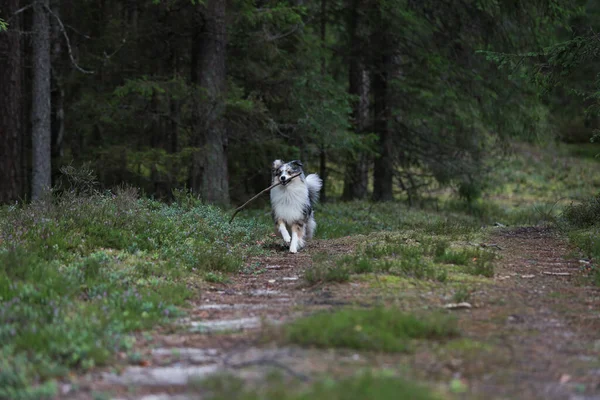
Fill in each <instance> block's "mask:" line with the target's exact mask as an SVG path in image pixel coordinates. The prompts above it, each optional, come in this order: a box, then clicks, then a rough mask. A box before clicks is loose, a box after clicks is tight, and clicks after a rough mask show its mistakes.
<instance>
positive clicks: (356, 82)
mask: <svg viewBox="0 0 600 400" xmlns="http://www.w3.org/2000/svg"><path fill="white" fill-rule="evenodd" d="M349 3H350V4H349V11H350V14H349V18H348V30H349V40H350V43H349V45H350V60H349V61H350V62H349V69H348V80H349V88H348V92H349V93H350V94H351V95H354V96H357V97H358V101H356V103H354V105H353V107H352V124H353V126H354V131H355V132H356V133H358V134H361V133H363V132H364V131H365V129H366V127H367V124H368V120H369V76H368V74H367V71H366V69H365V63H364V54H365V51H366V49H365V48H364V43H363V42H362V41H361V40H360V36H359V34H358V29H359V26H360V24H361V17H360V9H359V7H360V5H361V1H360V0H351V1H350V2H349ZM368 183H369V155H368V154H366V153H365V152H364V151H359V152H358V154H356V156H355V157H352V158H350V159H349V160H348V163H347V166H346V172H345V177H344V192H343V194H342V198H343V199H344V200H353V199H364V198H366V197H367V194H368Z"/></svg>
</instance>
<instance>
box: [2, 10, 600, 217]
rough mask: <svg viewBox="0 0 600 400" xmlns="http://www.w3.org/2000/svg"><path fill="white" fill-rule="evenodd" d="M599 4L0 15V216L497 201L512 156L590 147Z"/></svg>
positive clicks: (599, 66) (595, 96) (16, 12)
mask: <svg viewBox="0 0 600 400" xmlns="http://www.w3.org/2000/svg"><path fill="white" fill-rule="evenodd" d="M599 16H600V2H599V1H592V0H590V1H579V2H572V1H561V0H532V1H526V2H523V1H514V0H454V1H449V0H448V1H445V0H419V1H415V0H313V1H308V0H289V1H275V0H272V1H269V0H228V1H221V0H203V1H202V0H196V1H194V0H121V1H117V0H80V1H72V0H52V1H51V0H36V1H33V0H0V19H1V20H2V25H0V29H3V32H1V33H0V203H11V202H14V201H18V200H28V199H34V200H35V199H38V198H40V197H42V196H43V195H44V193H45V191H46V190H47V189H48V188H49V187H55V188H58V189H60V187H61V185H63V186H64V184H65V182H63V181H64V180H65V177H68V178H69V179H71V180H81V181H85V180H86V179H92V178H91V171H93V173H94V174H95V175H96V177H97V180H98V182H99V185H100V187H99V189H102V188H109V187H112V186H115V185H118V184H121V183H127V184H130V185H133V186H136V187H140V188H141V189H142V190H143V192H144V193H145V194H147V195H150V196H154V197H156V198H159V199H165V200H169V199H170V198H171V197H172V193H173V190H174V189H182V188H187V189H189V190H191V191H193V192H194V193H196V194H198V195H199V196H200V197H201V198H202V199H203V200H205V201H207V202H211V203H216V204H221V205H227V204H231V203H239V202H240V201H242V200H244V199H246V198H248V197H249V196H251V195H253V194H255V193H257V192H259V191H260V190H261V189H264V188H265V187H266V186H267V184H268V182H269V174H270V170H269V166H270V163H271V161H272V160H273V159H275V158H283V159H288V160H289V159H302V160H303V161H304V164H305V167H306V169H307V170H308V171H309V172H318V173H320V175H321V176H322V178H323V179H324V180H325V182H326V184H325V188H324V193H323V197H324V198H325V199H327V198H342V199H345V200H351V199H374V200H378V201H386V200H391V199H393V198H394V197H396V196H398V195H400V194H402V195H403V196H405V197H406V198H407V199H408V200H409V201H411V202H413V201H415V199H418V198H419V196H420V195H421V193H423V191H425V190H428V189H431V188H434V187H436V188H439V187H451V188H453V189H455V190H456V193H457V194H458V195H460V196H461V197H462V198H464V199H466V200H467V201H471V200H473V199H476V198H477V197H479V196H480V195H481V194H482V193H483V192H485V189H486V184H487V182H488V176H489V174H490V173H492V172H493V165H494V160H496V159H498V158H499V157H502V155H503V154H505V152H506V151H507V150H508V149H509V148H510V146H509V145H510V143H511V142H513V141H523V140H525V141H533V142H535V141H552V140H562V141H568V142H589V140H590V137H591V136H592V135H593V131H594V129H595V127H596V125H597V118H596V104H597V99H598V94H597V92H596V91H597V73H598V72H599V71H600V64H599V63H598V55H600V38H599V37H598V36H597V33H596V32H597V31H598V28H599V25H600V20H599Z"/></svg>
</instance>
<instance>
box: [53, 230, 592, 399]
mask: <svg viewBox="0 0 600 400" xmlns="http://www.w3.org/2000/svg"><path fill="white" fill-rule="evenodd" d="M351 243H352V241H348V240H344V239H340V240H330V241H314V242H312V243H311V244H310V245H309V249H308V251H304V252H301V253H299V254H296V255H291V254H288V253H286V252H284V251H281V250H279V251H277V252H276V254H275V255H274V256H270V257H265V258H261V259H256V260H252V261H251V262H250V263H249V264H248V267H247V268H246V271H245V273H243V274H239V275H237V276H236V277H234V278H233V279H232V282H231V283H229V284H226V285H217V284H215V285H212V286H210V287H209V288H208V290H203V292H202V295H201V297H200V298H199V299H198V301H197V303H196V304H195V305H194V308H193V311H192V312H191V313H190V315H189V318H188V319H186V320H185V321H182V323H181V325H180V326H179V327H177V328H172V329H169V330H167V329H163V330H161V331H157V332H154V333H153V334H152V337H151V338H150V337H149V336H148V335H144V336H140V337H139V340H138V343H137V345H136V346H137V349H136V350H137V351H138V356H137V357H136V360H135V361H136V363H137V364H138V365H133V366H132V365H131V364H132V362H131V361H132V360H123V362H122V363H121V365H118V366H117V368H112V369H110V370H109V369H106V370H102V371H96V372H94V373H92V374H88V375H87V376H85V377H80V378H77V379H76V384H75V385H71V384H64V385H63V386H62V387H61V390H62V391H63V395H62V396H61V397H60V398H72V399H89V398H92V394H93V393H97V392H110V393H112V396H113V397H112V398H115V399H116V398H119V399H145V400H151V399H153V400H156V399H165V400H167V399H178V400H183V399H187V398H198V394H196V395H191V396H190V397H187V395H186V394H185V393H186V384H185V383H186V381H187V378H188V377H189V376H195V375H200V376H208V375H210V374H212V373H214V372H217V371H224V370H226V371H230V372H233V373H236V374H238V375H240V376H242V377H244V378H246V379H249V380H252V379H260V377H261V376H263V373H264V371H265V369H267V368H273V367H274V368H276V369H279V370H281V371H283V372H285V373H288V374H290V375H292V376H295V377H296V378H298V379H300V380H309V379H310V378H311V376H318V374H321V373H328V374H333V375H336V374H340V375H343V374H346V373H351V372H352V371H354V370H356V369H358V368H360V367H364V366H375V367H386V368H397V367H398V365H402V364H404V365H406V364H408V365H410V366H411V369H412V370H413V371H414V372H415V374H416V375H417V377H418V378H421V379H423V380H426V381H429V382H432V383H433V384H434V385H437V386H438V387H440V388H442V390H447V388H448V385H447V384H448V382H450V380H452V379H460V380H462V382H463V383H464V384H465V387H466V388H467V392H466V393H462V394H456V397H458V398H469V399H471V398H474V399H477V398H487V399H490V398H492V399H496V398H498V399H572V400H583V399H600V358H599V356H600V340H599V339H600V335H599V332H600V330H599V329H598V328H600V312H599V311H600V308H599V306H600V291H599V290H598V289H596V288H593V287H587V286H584V285H583V280H582V279H581V269H582V266H584V264H583V263H581V262H580V261H579V260H577V259H576V258H568V257H567V255H568V254H569V249H568V248H567V245H566V242H565V240H564V239H562V238H560V237H559V236H558V235H557V234H556V232H554V231H552V230H549V229H543V228H518V229H512V230H509V229H505V230H499V231H496V232H495V233H494V234H493V235H492V236H491V237H489V238H488V243H496V244H497V245H498V246H499V247H500V248H501V250H500V251H499V253H500V254H501V256H502V258H501V259H500V260H499V261H498V262H497V265H496V274H495V277H494V278H493V280H490V281H489V282H487V283H481V284H474V285H473V288H474V289H473V290H474V291H473V293H472V300H471V302H472V303H473V305H474V307H473V308H472V309H469V310H456V311H454V313H455V314H456V315H457V316H458V317H459V321H460V327H461V330H462V331H463V332H464V334H463V338H462V339H461V342H460V343H462V345H461V346H459V347H456V346H454V347H452V348H449V347H445V346H444V345H443V344H431V345H430V344H424V345H422V346H420V347H419V348H418V349H417V351H416V352H415V353H414V354H409V355H407V354H371V353H357V352H354V351H348V350H340V351H326V352H323V351H317V350H306V349H299V348H293V347H278V346H277V345H275V344H273V343H272V342H267V341H265V340H264V336H265V335H264V332H265V331H264V330H263V329H262V328H261V326H264V324H265V323H267V322H268V324H270V325H277V324H280V323H283V322H285V321H288V320H290V319H292V318H294V317H296V316H298V315H302V314H305V313H307V312H313V311H315V310H321V309H328V308H333V307H340V306H345V305H363V306H364V305H370V304H376V303H381V302H393V304H395V305H397V306H399V307H403V308H407V309H409V308H411V307H420V308H422V307H428V308H433V309H435V308H440V307H441V306H443V304H444V303H445V302H447V301H448V299H447V295H445V294H443V293H440V290H439V289H440V288H441V286H435V287H426V289H424V288H422V287H416V288H415V287H413V288H409V289H406V288H405V289H404V290H398V288H391V290H387V289H386V290H381V288H380V287H379V288H373V285H370V284H368V283H367V282H365V281H364V280H353V281H351V282H350V283H346V284H328V285H319V286H315V287H306V285H303V284H302V279H301V276H302V271H303V269H304V268H306V267H307V266H309V265H310V264H311V254H313V253H317V252H326V253H328V254H331V255H336V254H340V253H347V252H350V251H351V250H352V249H351ZM388 289H389V288H388ZM160 396H163V397H160Z"/></svg>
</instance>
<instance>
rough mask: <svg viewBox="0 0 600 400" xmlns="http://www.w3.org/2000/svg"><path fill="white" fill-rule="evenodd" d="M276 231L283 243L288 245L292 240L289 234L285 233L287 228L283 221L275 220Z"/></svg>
mask: <svg viewBox="0 0 600 400" xmlns="http://www.w3.org/2000/svg"><path fill="white" fill-rule="evenodd" d="M277 229H278V230H279V233H281V237H282V238H283V240H284V241H285V243H286V244H290V242H291V241H292V238H291V237H290V233H289V232H288V231H287V228H286V227H285V222H283V220H281V219H280V220H277Z"/></svg>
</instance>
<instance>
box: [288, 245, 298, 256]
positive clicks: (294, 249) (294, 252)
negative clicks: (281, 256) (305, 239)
mask: <svg viewBox="0 0 600 400" xmlns="http://www.w3.org/2000/svg"><path fill="white" fill-rule="evenodd" d="M297 252H298V249H297V248H296V247H295V246H291V247H290V253H292V254H296V253H297Z"/></svg>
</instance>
